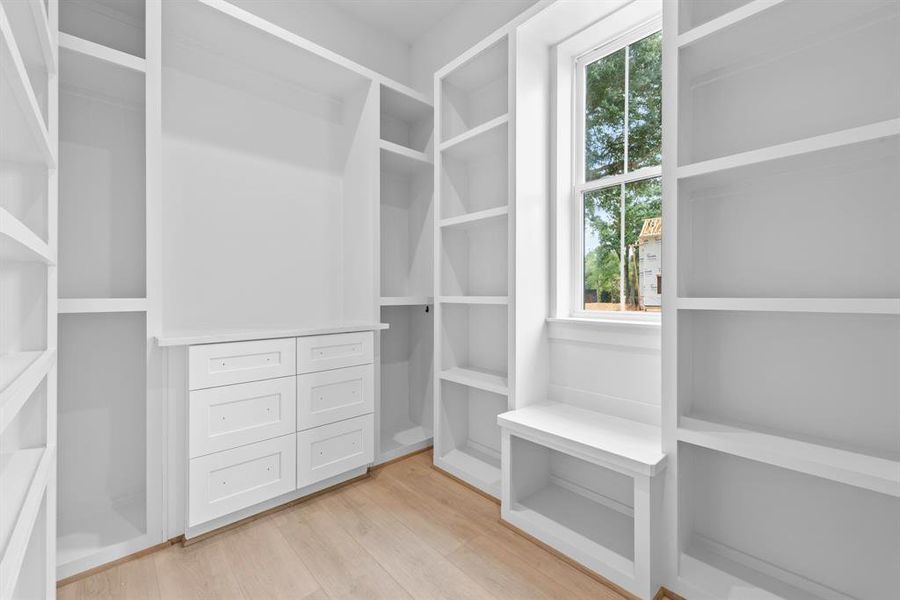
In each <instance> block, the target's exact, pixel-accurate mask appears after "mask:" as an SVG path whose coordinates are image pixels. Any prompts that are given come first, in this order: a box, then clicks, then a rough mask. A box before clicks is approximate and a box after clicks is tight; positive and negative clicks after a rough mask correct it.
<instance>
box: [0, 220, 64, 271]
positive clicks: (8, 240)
mask: <svg viewBox="0 0 900 600" xmlns="http://www.w3.org/2000/svg"><path fill="white" fill-rule="evenodd" d="M0 258H2V259H3V260H4V261H10V262H12V261H38V262H43V263H46V264H50V265H52V264H55V263H56V256H55V255H54V254H53V252H52V251H51V250H50V247H49V246H48V245H47V243H46V242H45V241H44V240H42V239H41V238H39V237H38V236H37V235H35V233H34V232H33V231H31V230H30V229H28V227H26V226H25V225H24V224H23V223H22V222H21V221H19V220H18V219H17V218H15V217H14V216H12V215H11V214H10V213H9V212H7V211H6V210H4V209H3V208H0Z"/></svg>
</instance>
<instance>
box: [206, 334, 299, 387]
mask: <svg viewBox="0 0 900 600" xmlns="http://www.w3.org/2000/svg"><path fill="white" fill-rule="evenodd" d="M296 350H297V345H296V342H295V339H294V338H283V339H276V340H255V341H251V342H230V343H227V344H204V345H201V346H191V347H190V350H189V351H188V384H189V388H190V389H192V390H198V389H201V388H208V387H215V386H219V385H230V384H232V383H245V382H247V381H260V380H262V379H274V378H276V377H285V376H288V375H294V374H296V372H297V365H296Z"/></svg>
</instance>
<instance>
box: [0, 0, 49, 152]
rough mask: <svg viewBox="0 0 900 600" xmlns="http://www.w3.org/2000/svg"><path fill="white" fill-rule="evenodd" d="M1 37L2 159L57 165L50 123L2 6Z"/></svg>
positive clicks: (0, 118)
mask: <svg viewBox="0 0 900 600" xmlns="http://www.w3.org/2000/svg"><path fill="white" fill-rule="evenodd" d="M4 6H5V5H4ZM0 39H2V41H0V64H3V65H4V68H3V72H2V73H0V106H2V109H3V110H2V111H0V115H2V117H0V130H2V131H3V136H4V138H5V139H4V143H3V144H2V145H0V147H2V151H0V160H9V161H13V162H26V163H38V164H43V165H44V166H46V167H49V168H56V154H55V153H54V150H53V146H52V144H51V143H50V135H49V134H48V132H47V125H46V123H45V122H44V117H43V116H42V113H41V109H40V107H39V106H38V102H37V98H36V97H35V95H34V90H33V89H32V88H31V83H30V82H29V79H28V72H27V71H26V70H25V64H24V62H23V61H22V56H21V55H20V54H19V49H18V48H17V47H16V43H15V40H14V39H13V35H12V29H11V27H10V22H9V20H8V18H7V16H6V13H5V12H4V10H3V8H2V7H0ZM10 109H13V111H14V112H11V111H10Z"/></svg>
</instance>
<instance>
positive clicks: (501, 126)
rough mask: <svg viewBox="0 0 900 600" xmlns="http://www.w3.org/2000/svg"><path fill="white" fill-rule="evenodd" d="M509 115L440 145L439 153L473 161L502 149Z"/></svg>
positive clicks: (497, 118) (483, 124)
mask: <svg viewBox="0 0 900 600" xmlns="http://www.w3.org/2000/svg"><path fill="white" fill-rule="evenodd" d="M508 123H509V115H508V114H504V115H501V116H499V117H496V118H494V119H491V120H490V121H487V122H486V123H482V124H481V125H479V126H477V127H474V128H472V129H471V130H469V131H466V132H465V133H461V134H459V135H458V136H456V137H454V138H452V139H450V140H447V141H446V142H443V143H441V152H442V153H444V154H445V155H446V156H449V157H450V158H453V159H457V160H473V159H477V158H478V157H480V156H482V155H484V154H490V153H491V152H494V151H496V150H497V148H498V146H499V147H501V148H502V147H503V146H504V145H505V141H506V126H507V124H508Z"/></svg>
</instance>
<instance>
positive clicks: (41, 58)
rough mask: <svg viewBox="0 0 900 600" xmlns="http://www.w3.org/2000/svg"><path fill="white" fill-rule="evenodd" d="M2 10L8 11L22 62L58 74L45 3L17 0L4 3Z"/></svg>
mask: <svg viewBox="0 0 900 600" xmlns="http://www.w3.org/2000/svg"><path fill="white" fill-rule="evenodd" d="M0 10H5V11H6V17H7V19H8V20H9V23H10V25H11V26H12V30H13V31H15V32H16V35H17V37H16V46H17V47H18V48H19V53H20V54H21V56H22V61H23V62H24V63H25V64H27V65H41V66H42V67H43V70H45V71H47V72H48V73H51V74H52V73H56V54H55V53H54V51H53V39H52V36H51V34H50V23H49V21H48V19H47V11H46V9H45V8H44V3H43V2H42V1H41V0H17V1H15V2H6V3H4V5H3V6H2V8H0ZM20 34H21V35H20Z"/></svg>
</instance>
